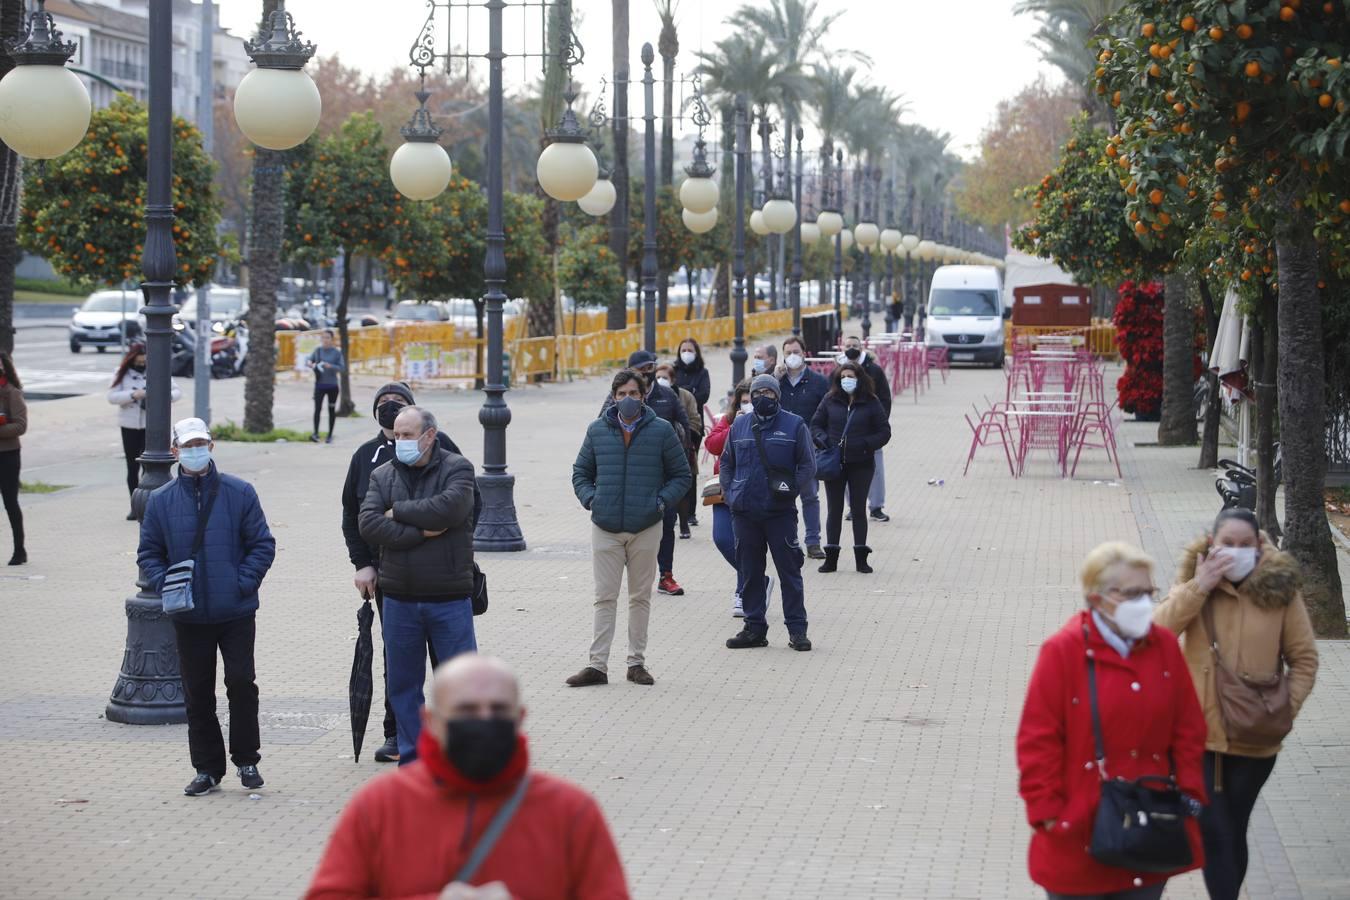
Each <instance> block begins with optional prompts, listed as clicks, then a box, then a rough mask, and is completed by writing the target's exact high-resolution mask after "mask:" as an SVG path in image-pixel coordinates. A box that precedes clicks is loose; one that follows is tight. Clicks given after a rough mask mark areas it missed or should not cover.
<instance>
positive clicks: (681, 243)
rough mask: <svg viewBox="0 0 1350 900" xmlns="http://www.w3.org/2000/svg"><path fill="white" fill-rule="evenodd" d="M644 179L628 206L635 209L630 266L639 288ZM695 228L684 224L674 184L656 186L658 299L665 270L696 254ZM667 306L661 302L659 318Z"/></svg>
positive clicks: (630, 233) (630, 230) (637, 184)
mask: <svg viewBox="0 0 1350 900" xmlns="http://www.w3.org/2000/svg"><path fill="white" fill-rule="evenodd" d="M642 191H643V182H642V181H641V180H640V179H634V181H633V196H632V198H631V200H630V201H629V209H631V210H632V211H633V215H632V218H631V219H630V220H629V226H628V266H629V268H631V269H632V270H633V271H634V272H636V273H638V289H639V290H641V288H642V281H641V278H642V243H643V240H644V238H645V235H646V226H647V219H646V216H645V207H644V205H643V202H642ZM696 237H697V235H695V234H694V233H693V232H692V231H690V230H689V229H688V228H685V227H684V219H683V218H682V216H681V207H680V201H679V197H678V196H676V193H675V189H674V188H673V187H667V186H663V187H659V188H657V189H656V278H657V293H658V298H657V299H658V301H659V300H660V296H659V294H660V293H661V292H660V281H661V279H662V278H664V277H665V273H667V272H673V271H675V270H676V269H678V268H679V267H680V266H681V265H683V264H684V262H685V260H687V259H689V258H690V257H692V256H693V255H694V253H693V246H694V239H695V238H696ZM666 312H667V311H666V308H665V307H664V305H660V304H659V303H658V308H657V321H659V322H664V321H665V320H666Z"/></svg>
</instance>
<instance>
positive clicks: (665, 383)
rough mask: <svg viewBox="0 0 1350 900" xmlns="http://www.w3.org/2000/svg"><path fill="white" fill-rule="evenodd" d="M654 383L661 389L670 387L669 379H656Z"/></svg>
mask: <svg viewBox="0 0 1350 900" xmlns="http://www.w3.org/2000/svg"><path fill="white" fill-rule="evenodd" d="M656 383H657V384H659V385H661V387H670V379H669V378H658V379H656Z"/></svg>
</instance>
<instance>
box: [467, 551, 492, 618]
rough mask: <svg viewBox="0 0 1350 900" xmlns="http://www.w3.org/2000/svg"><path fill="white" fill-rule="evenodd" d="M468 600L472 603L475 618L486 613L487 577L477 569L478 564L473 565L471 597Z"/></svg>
mask: <svg viewBox="0 0 1350 900" xmlns="http://www.w3.org/2000/svg"><path fill="white" fill-rule="evenodd" d="M470 600H471V601H472V602H473V614H474V615H475V616H481V615H482V614H483V613H485V612H487V611H488V591H487V575H486V573H484V572H483V570H482V569H480V568H478V563H474V564H473V596H472V597H471V598H470Z"/></svg>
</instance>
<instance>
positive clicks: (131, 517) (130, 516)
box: [127, 509, 136, 522]
mask: <svg viewBox="0 0 1350 900" xmlns="http://www.w3.org/2000/svg"><path fill="white" fill-rule="evenodd" d="M127 521H128V522H135V521H136V510H134V509H133V510H132V511H131V512H129V513H127Z"/></svg>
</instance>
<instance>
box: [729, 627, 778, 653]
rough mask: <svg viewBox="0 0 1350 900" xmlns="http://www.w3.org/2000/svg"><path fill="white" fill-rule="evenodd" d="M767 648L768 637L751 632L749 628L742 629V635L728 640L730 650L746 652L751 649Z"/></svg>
mask: <svg viewBox="0 0 1350 900" xmlns="http://www.w3.org/2000/svg"><path fill="white" fill-rule="evenodd" d="M767 646H769V638H768V636H767V635H763V634H760V633H759V632H757V631H751V630H750V629H749V628H742V629H741V632H740V634H738V635H736V636H735V637H733V638H727V649H728V650H745V649H747V648H750V647H767Z"/></svg>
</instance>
